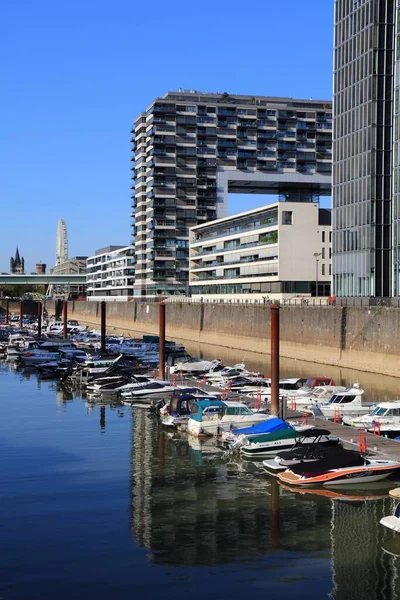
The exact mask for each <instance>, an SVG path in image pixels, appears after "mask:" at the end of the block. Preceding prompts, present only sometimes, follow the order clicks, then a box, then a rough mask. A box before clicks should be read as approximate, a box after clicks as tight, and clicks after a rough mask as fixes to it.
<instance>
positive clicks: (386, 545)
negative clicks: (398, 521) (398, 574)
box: [382, 535, 400, 556]
mask: <svg viewBox="0 0 400 600" xmlns="http://www.w3.org/2000/svg"><path fill="white" fill-rule="evenodd" d="M382 550H383V551H384V552H386V554H390V555H391V556H400V535H396V536H390V537H388V538H386V539H385V540H383V542H382Z"/></svg>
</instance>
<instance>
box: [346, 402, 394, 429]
mask: <svg viewBox="0 0 400 600" xmlns="http://www.w3.org/2000/svg"><path fill="white" fill-rule="evenodd" d="M342 421H343V423H344V424H345V425H350V426H351V427H357V428H358V429H366V430H367V431H372V432H374V433H379V434H381V435H387V436H389V437H392V436H393V437H395V436H397V435H399V433H400V400H397V401H396V400H395V401H393V402H379V404H377V405H376V406H375V408H374V409H373V410H372V411H371V412H370V413H368V414H366V415H362V416H361V417H358V418H355V417H351V416H347V417H346V416H344V417H343V418H342Z"/></svg>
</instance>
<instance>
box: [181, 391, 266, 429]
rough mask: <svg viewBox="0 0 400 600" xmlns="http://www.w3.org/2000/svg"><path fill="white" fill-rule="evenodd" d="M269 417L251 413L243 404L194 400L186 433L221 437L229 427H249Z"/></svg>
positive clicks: (215, 400) (226, 401) (263, 414)
mask: <svg viewBox="0 0 400 600" xmlns="http://www.w3.org/2000/svg"><path fill="white" fill-rule="evenodd" d="M270 418H271V417H270V415H267V414H265V413H260V412H253V411H252V410H251V409H250V408H249V407H248V406H246V404H244V403H243V402H232V401H229V400H225V401H222V400H217V399H213V400H210V399H208V400H196V401H195V402H193V404H192V410H191V413H190V418H189V421H188V424H187V431H188V433H190V434H191V435H195V436H202V435H221V434H222V433H223V432H224V431H229V429H230V428H231V427H251V426H252V425H257V424H258V423H261V422H263V421H267V420H268V419H270Z"/></svg>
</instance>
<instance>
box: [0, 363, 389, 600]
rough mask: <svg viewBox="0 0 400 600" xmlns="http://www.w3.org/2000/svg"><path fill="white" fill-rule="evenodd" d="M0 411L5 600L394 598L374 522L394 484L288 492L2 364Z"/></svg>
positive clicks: (115, 409) (195, 445) (150, 423)
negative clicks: (343, 491) (349, 491)
mask: <svg viewBox="0 0 400 600" xmlns="http://www.w3.org/2000/svg"><path fill="white" fill-rule="evenodd" d="M0 411H1V425H0V429H1V438H0V497H1V511H0V533H1V535H0V598H1V600H8V599H24V598H35V599H40V600H46V599H52V600H53V599H61V600H63V599H67V598H68V599H71V598H74V599H80V598H88V597H94V598H97V599H100V600H102V599H105V598H107V599H108V598H123V599H125V598H141V597H146V598H163V599H165V598H174V599H177V600H179V599H180V598H185V599H187V598H188V597H190V598H191V599H198V598H199V599H200V598H201V599H202V600H203V599H204V597H205V596H206V595H207V596H208V595H210V594H211V595H212V597H216V598H251V599H252V600H253V599H254V598H264V599H265V598H308V599H310V598H316V599H317V598H318V599H319V598H335V599H340V600H342V599H343V600H344V599H356V600H357V599H358V598H360V599H366V600H369V599H375V598H379V599H396V598H399V599H400V579H399V575H400V558H399V557H397V556H396V554H399V555H400V542H398V541H397V540H396V538H395V536H394V535H392V534H390V532H386V531H385V530H383V528H382V527H381V526H380V525H379V519H380V518H381V516H382V515H383V514H388V513H389V512H391V511H392V509H393V501H392V500H390V499H389V498H388V497H387V495H386V494H387V490H388V489H390V488H391V487H395V486H396V485H397V484H396V482H389V483H388V484H387V485H385V486H380V487H379V488H377V487H375V488H373V489H372V490H370V492H368V494H369V495H370V496H372V498H371V499H365V496H366V494H367V492H365V490H364V491H363V490H357V491H355V492H353V493H356V494H357V498H354V497H353V498H352V500H349V499H348V498H346V497H344V499H343V498H340V497H339V498H338V497H336V496H337V495H338V490H337V489H336V490H335V492H334V493H333V494H331V493H330V492H328V491H326V490H325V491H324V492H323V493H324V494H325V495H316V494H312V493H303V494H299V493H292V492H290V491H289V490H286V489H283V488H281V487H279V486H278V484H277V483H276V481H275V480H273V479H270V478H269V477H268V476H267V475H265V474H264V473H263V472H262V471H261V470H260V468H259V467H258V466H257V464H253V463H237V462H228V461H227V459H226V457H225V455H224V454H223V453H222V452H218V451H217V450H216V449H215V448H214V447H213V446H212V444H211V442H208V443H207V444H205V445H201V446H200V444H199V442H198V441H196V440H194V441H193V440H191V441H190V442H189V441H188V440H186V439H184V438H178V437H176V436H171V435H168V434H165V433H163V432H162V431H161V430H160V429H159V426H158V423H157V421H156V420H154V419H153V418H152V417H150V416H148V414H147V412H146V411H144V410H138V409H136V410H133V411H132V410H131V409H130V408H128V407H124V406H98V405H96V406H94V407H92V406H89V405H88V404H87V403H86V402H85V400H84V399H82V398H81V397H80V396H79V395H76V394H75V393H73V392H71V391H69V390H67V389H65V388H64V389H62V388H61V387H60V386H59V385H57V384H56V383H54V382H48V381H39V380H38V379H37V378H36V376H35V375H31V376H30V377H28V376H27V375H26V374H23V373H21V372H13V371H12V370H9V368H8V366H6V365H1V366H0ZM331 496H332V497H331Z"/></svg>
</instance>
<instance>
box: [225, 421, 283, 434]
mask: <svg viewBox="0 0 400 600" xmlns="http://www.w3.org/2000/svg"><path fill="white" fill-rule="evenodd" d="M279 429H291V430H293V427H292V426H291V425H289V424H288V423H286V421H283V420H282V419H278V418H276V419H274V418H272V419H267V421H262V422H261V423H257V425H252V426H251V427H244V428H242V429H234V430H233V432H234V434H235V435H260V434H262V433H271V432H273V431H279Z"/></svg>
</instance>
